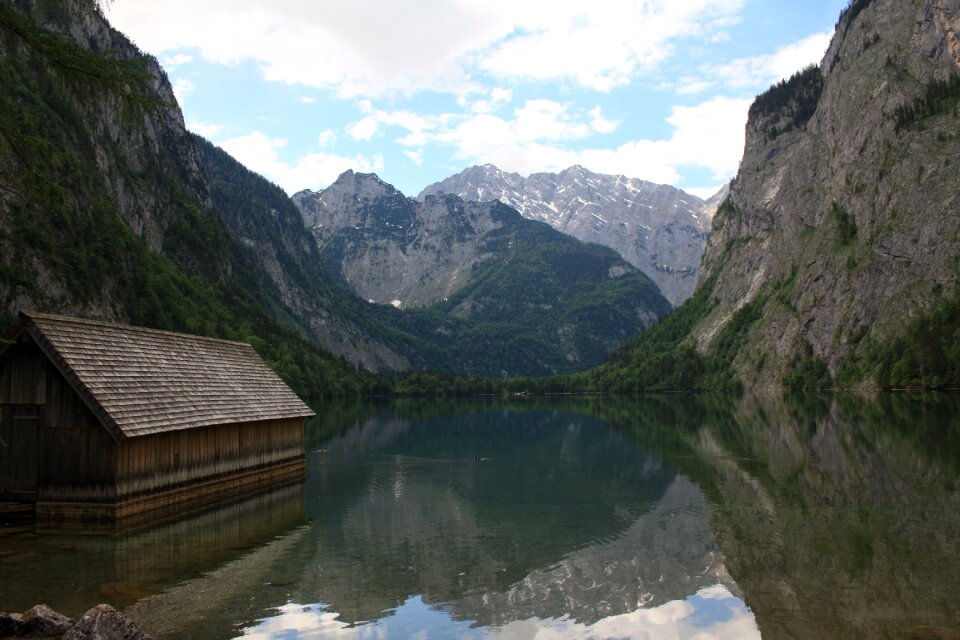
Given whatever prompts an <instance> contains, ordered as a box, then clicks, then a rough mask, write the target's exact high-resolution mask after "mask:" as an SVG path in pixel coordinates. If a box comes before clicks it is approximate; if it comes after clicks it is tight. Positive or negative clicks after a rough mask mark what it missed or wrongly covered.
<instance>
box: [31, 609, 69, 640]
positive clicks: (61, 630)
mask: <svg viewBox="0 0 960 640" xmlns="http://www.w3.org/2000/svg"><path fill="white" fill-rule="evenodd" d="M20 626H21V628H20V631H19V633H20V634H21V635H26V636H33V637H39V638H46V637H50V636H62V635H63V634H65V633H66V632H67V631H69V630H70V628H71V627H72V626H73V618H68V617H67V616H65V615H63V614H62V613H57V612H56V611H54V610H53V609H51V608H50V607H48V606H47V605H45V604H38V605H36V606H35V607H33V608H31V609H30V610H29V611H27V612H26V613H24V614H23V619H22V620H21V622H20Z"/></svg>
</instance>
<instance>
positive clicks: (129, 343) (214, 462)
mask: <svg viewBox="0 0 960 640" xmlns="http://www.w3.org/2000/svg"><path fill="white" fill-rule="evenodd" d="M20 316H21V323H20V326H19V327H18V329H17V330H16V331H15V333H14V335H13V336H12V337H11V340H12V342H11V343H9V344H7V345H6V346H2V347H0V411H2V421H0V440H2V444H0V500H5V501H29V502H34V503H35V504H36V510H37V517H38V519H41V518H48V519H54V520H56V519H68V520H69V519H75V518H76V519H88V518H96V519H114V518H121V517H124V516H128V515H133V514H140V513H143V512H145V511H148V510H151V509H157V508H162V507H170V506H177V505H183V504H184V503H189V502H192V501H197V500H204V499H208V498H210V497H211V496H214V495H217V494H231V495H234V494H238V493H243V492H250V491H256V490H258V489H259V488H266V487H269V486H275V485H277V484H281V483H283V482H289V481H291V479H294V478H297V479H299V478H302V477H303V468H304V456H303V422H304V419H305V418H307V417H310V416H312V415H314V414H313V412H312V411H311V410H310V409H309V408H308V407H307V406H306V405H305V404H304V403H303V402H302V401H301V400H300V399H299V398H298V397H297V396H296V395H295V394H294V393H293V392H292V391H291V390H290V388H289V387H287V385H286V384H284V382H283V381H282V380H281V379H280V378H279V377H278V376H277V375H276V374H275V373H274V372H273V370H271V369H270V367H269V366H267V364H266V363H265V362H264V361H263V360H262V359H261V358H260V357H259V356H258V355H257V353H256V352H255V351H254V350H253V348H252V347H251V346H250V345H248V344H246V343H241V342H229V341H226V340H216V339H212V338H202V337H198V336H192V335H186V334H180V333H172V332H168V331H157V330H153V329H145V328H141V327H133V326H124V325H116V324H108V323H104V322H96V321H91V320H82V319H78V318H68V317H62V316H54V315H47V314H40V313H32V312H31V313H21V314H20Z"/></svg>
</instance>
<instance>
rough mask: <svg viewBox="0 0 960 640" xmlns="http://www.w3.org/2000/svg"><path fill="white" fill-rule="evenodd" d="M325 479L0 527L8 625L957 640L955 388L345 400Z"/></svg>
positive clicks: (323, 460)
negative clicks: (183, 512)
mask: <svg viewBox="0 0 960 640" xmlns="http://www.w3.org/2000/svg"><path fill="white" fill-rule="evenodd" d="M318 413H320V414H321V415H320V416H319V417H318V418H316V419H314V420H312V421H311V422H310V423H309V424H308V425H307V428H306V429H307V430H306V442H307V451H306V461H307V464H306V477H305V480H304V482H303V484H295V485H292V486H288V487H285V488H282V489H277V490H274V491H271V492H269V493H265V494H262V495H258V496H255V497H251V498H247V499H245V500H241V501H237V502H233V503H231V504H226V505H220V506H218V507H216V508H208V509H206V510H205V511H203V512H200V513H193V514H190V515H189V516H187V517H183V518H181V519H179V520H168V521H166V522H162V523H154V524H152V525H150V526H148V527H141V528H139V529H137V530H134V531H130V532H127V533H124V534H111V535H77V534H76V533H63V532H60V533H58V532H53V531H51V532H38V531H36V530H35V529H34V528H33V527H32V526H30V525H29V524H24V523H22V522H20V523H17V522H14V523H12V524H7V525H6V526H5V527H3V528H0V610H3V611H24V610H26V609H27V608H29V607H30V606H32V605H34V604H37V603H40V602H43V603H46V604H49V605H50V606H52V607H53V608H55V609H58V610H60V611H62V612H64V613H67V614H68V615H71V616H77V615H79V614H81V613H82V612H83V611H85V610H86V609H87V608H88V607H90V606H92V605H93V604H96V603H98V602H109V603H111V604H113V605H114V606H116V607H117V608H119V609H122V610H124V611H125V612H126V613H127V614H128V615H129V616H131V617H132V618H134V619H137V620H139V621H141V622H142V623H143V624H144V626H145V628H146V629H147V630H148V631H150V632H152V633H153V634H154V635H155V636H157V637H158V638H213V639H217V638H235V637H243V638H251V639H268V638H269V639H280V638H283V639H289V638H327V637H335V638H363V639H367V638H370V639H373V638H417V639H427V638H510V639H513V638H516V639H519V638H658V639H659V638H666V639H681V638H690V639H698V640H704V639H708V638H717V639H721V638H723V639H727V638H729V639H733V638H736V639H740V638H761V637H762V638H765V639H768V640H769V639H777V638H804V639H808V638H831V639H833V638H851V639H853V638H868V637H869V638H960V595H958V594H960V402H958V398H957V397H956V396H952V395H946V394H927V395H890V394H886V395H881V396H878V397H877V398H874V399H872V400H866V399H863V398H858V397H854V396H851V395H839V396H815V395H791V396H784V397H768V398H760V397H753V396H749V395H748V396H744V397H731V396H719V395H700V396H685V395H684V396H649V397H644V398H640V399H631V400H619V399H604V398H568V399H557V400H551V399H538V398H522V399H512V400H501V399H497V400H493V399H489V400H472V401H452V400H451V401H445V400H429V401H407V400H404V401H396V402H393V403H383V404H370V403H346V402H338V403H329V404H327V405H324V406H323V407H321V408H320V410H319V411H318Z"/></svg>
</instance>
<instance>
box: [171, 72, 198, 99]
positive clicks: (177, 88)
mask: <svg viewBox="0 0 960 640" xmlns="http://www.w3.org/2000/svg"><path fill="white" fill-rule="evenodd" d="M196 88H197V87H196V85H194V84H193V81H192V80H188V79H186V78H178V79H177V80H174V82H173V95H175V96H176V97H177V102H179V103H181V104H183V99H184V98H186V97H187V96H188V95H190V94H191V93H193V91H194V90H195V89H196Z"/></svg>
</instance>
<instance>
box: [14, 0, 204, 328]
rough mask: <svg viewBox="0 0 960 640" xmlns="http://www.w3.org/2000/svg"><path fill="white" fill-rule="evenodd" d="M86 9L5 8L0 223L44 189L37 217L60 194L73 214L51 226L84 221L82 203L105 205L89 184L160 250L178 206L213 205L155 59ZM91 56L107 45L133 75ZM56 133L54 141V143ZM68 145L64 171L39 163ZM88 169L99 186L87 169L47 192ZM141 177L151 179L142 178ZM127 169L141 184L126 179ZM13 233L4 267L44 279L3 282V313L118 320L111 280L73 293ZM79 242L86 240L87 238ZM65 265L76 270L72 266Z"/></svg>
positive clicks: (59, 273) (24, 4) (77, 4)
mask: <svg viewBox="0 0 960 640" xmlns="http://www.w3.org/2000/svg"><path fill="white" fill-rule="evenodd" d="M88 5H92V3H87V2H82V1H81V0H74V1H71V2H65V3H60V4H57V5H45V4H43V3H35V2H30V1H20V2H15V3H12V4H11V5H10V6H7V7H4V8H3V22H4V29H3V30H2V31H0V61H2V62H3V64H4V84H5V85H6V87H7V92H8V93H7V94H6V96H5V100H8V101H9V102H6V103H5V105H4V110H5V111H6V114H5V117H4V121H3V123H2V124H0V130H2V132H3V134H4V135H3V138H2V140H0V155H2V156H3V158H2V160H0V180H2V182H3V185H4V187H5V189H3V190H0V206H2V211H0V216H2V217H0V224H2V226H3V227H4V228H6V229H10V228H11V227H16V226H17V223H16V221H15V220H14V219H15V217H16V216H17V214H18V213H22V214H24V215H29V214H26V211H25V209H26V208H25V207H23V206H22V205H23V200H24V195H23V194H24V191H25V192H26V193H28V194H29V196H28V197H33V196H34V194H36V193H37V192H38V191H39V192H41V194H40V197H45V198H46V199H47V200H46V202H45V203H44V204H45V205H47V206H45V207H44V208H45V209H47V210H46V211H45V212H44V215H47V216H50V217H55V216H57V215H58V213H59V212H58V211H55V210H54V211H51V210H50V209H51V207H49V204H50V203H51V201H52V200H54V199H56V200H57V201H58V202H56V204H58V205H61V206H62V207H63V209H64V210H65V211H66V210H73V212H74V215H75V216H76V218H75V219H74V220H72V221H70V222H69V223H68V221H67V220H57V221H56V222H55V223H54V224H52V225H51V226H52V227H58V226H59V227H61V228H62V227H64V226H66V225H67V224H73V225H76V226H80V224H81V223H88V222H91V218H95V217H96V213H95V212H94V213H88V211H89V210H93V209H96V208H97V207H102V206H103V203H102V202H96V201H95V200H96V196H93V195H92V194H91V191H94V190H96V191H99V192H100V193H101V194H102V195H103V196H104V198H105V199H108V200H109V201H110V205H111V206H112V207H115V209H116V212H117V214H118V215H119V216H120V218H121V219H122V220H123V222H124V223H125V224H126V226H127V227H128V228H129V229H130V230H131V231H132V232H133V234H134V235H136V236H137V237H139V238H142V239H143V241H144V242H145V244H146V246H147V247H148V248H149V249H150V250H152V251H159V250H161V249H162V248H163V246H164V244H165V242H166V241H167V239H168V235H169V234H168V230H169V226H170V223H171V221H172V219H173V218H174V216H175V213H176V212H177V211H178V210H179V209H181V208H182V206H183V204H184V202H189V203H191V204H193V205H195V206H198V207H203V206H205V205H207V204H209V194H208V192H207V189H206V185H205V182H204V179H203V174H202V171H201V170H200V168H199V161H198V158H197V154H196V152H195V150H194V149H193V145H192V143H191V140H190V138H189V135H188V133H187V131H186V129H185V127H184V122H183V116H182V114H181V113H180V110H179V108H178V107H177V103H176V99H175V97H174V95H173V91H172V89H171V87H170V84H169V83H168V82H167V79H166V75H165V74H164V72H163V71H162V69H161V68H160V66H159V65H158V64H157V62H156V60H154V59H153V58H152V57H149V56H145V55H144V54H143V53H142V52H140V51H139V50H138V49H137V48H136V47H135V46H134V45H133V44H131V43H130V42H129V41H128V40H127V39H126V38H125V37H123V35H122V34H120V33H119V32H117V31H115V30H114V29H112V28H111V27H110V26H109V24H107V22H106V21H105V20H104V19H103V16H102V15H100V13H99V12H98V11H97V10H95V9H93V8H91V7H89V6H88ZM39 29H43V30H47V31H49V32H52V33H54V34H58V35H59V37H60V38H62V42H55V44H54V45H53V46H49V47H45V46H44V39H43V38H44V36H43V35H42V34H41V33H39ZM71 46H72V47H75V49H72V48H69V47H71ZM91 51H92V52H103V51H109V52H111V54H110V56H111V57H112V58H113V59H117V60H122V61H125V62H126V63H127V64H129V65H130V66H129V67H127V68H128V69H130V70H131V71H133V70H135V71H133V73H131V74H130V75H129V77H126V78H125V77H123V76H122V75H121V74H116V73H115V70H114V69H112V68H107V69H106V70H105V71H104V70H103V69H101V68H97V67H95V66H94V64H95V63H94V62H92V61H91V60H90V59H88V58H85V57H83V55H82V54H84V52H91ZM78 54H80V56H79V57H78ZM61 57H62V58H64V59H67V58H69V59H70V64H62V65H59V66H58V62H57V61H58V60H59V58H61ZM31 65H32V66H31ZM62 68H67V69H71V68H72V69H73V70H74V75H73V76H72V77H71V76H70V75H69V73H68V74H66V75H67V77H66V79H64V78H63V77H62V76H58V74H57V70H59V69H62ZM51 69H52V70H51ZM137 85H139V86H137ZM65 89H66V90H65ZM138 94H139V95H142V96H144V97H146V98H147V100H148V101H149V103H150V104H149V107H147V108H145V107H144V106H143V105H142V104H138V103H137V102H136V100H135V99H130V96H136V95H138ZM34 96H43V98H42V99H41V100H37V99H36V98H35V97H34ZM45 101H46V102H45ZM24 105H29V106H27V107H26V108H24ZM31 117H32V118H36V119H37V120H40V121H43V122H44V124H43V126H42V127H36V128H35V125H34V122H35V121H30V118H31ZM57 137H60V138H61V139H60V140H56V141H53V140H51V139H55V138H57ZM43 138H46V139H47V140H43ZM64 138H66V140H64ZM38 140H41V142H39V143H38ZM49 142H53V144H54V148H53V149H51V150H49V151H44V148H43V146H42V145H43V144H44V143H49ZM72 145H75V146H76V147H78V149H77V155H78V156H80V158H79V159H78V160H74V161H72V163H71V164H68V165H66V166H59V167H57V166H56V165H55V164H54V166H53V167H49V173H47V170H48V167H47V166H44V165H45V164H46V163H47V162H50V156H53V155H55V154H58V153H63V152H66V153H70V152H71V150H72V149H71V146H72ZM65 146H66V148H64V147H65ZM84 164H87V167H84V166H83V165H84ZM87 168H93V169H95V170H96V171H97V173H98V174H99V178H100V179H99V181H97V183H96V185H95V186H92V185H91V184H90V183H91V182H93V180H92V179H90V177H89V176H88V177H87V178H86V180H87V184H83V185H82V187H80V188H74V189H72V190H68V191H66V192H61V194H60V195H51V193H53V194H55V191H53V190H56V189H57V188H58V187H62V186H63V185H64V184H65V183H66V182H67V180H69V179H70V177H69V172H71V171H72V172H74V174H76V173H78V172H79V171H83V170H85V169H87ZM54 172H58V173H59V175H58V176H57V177H58V178H61V181H60V182H59V183H52V181H51V180H50V176H51V174H54ZM31 173H32V174H33V175H32V176H31V175H30V174H31ZM144 175H149V176H150V177H149V178H148V179H146V180H144V179H143V176H144ZM38 176H43V177H38ZM134 176H137V177H138V178H140V179H131V178H132V177H134ZM31 180H35V181H36V182H37V183H39V184H37V183H32V182H31ZM55 184H56V186H54V185H55ZM22 190H23V191H22ZM71 191H72V192H71ZM98 195H99V194H98ZM70 231H71V230H67V233H69V232H70ZM15 236H16V234H14V237H10V236H9V235H3V236H0V246H2V247H3V249H4V250H3V251H2V252H0V253H2V256H3V257H2V258H0V265H2V267H4V268H5V269H6V270H10V271H23V272H29V273H31V274H32V276H33V278H32V279H33V280H34V281H35V282H36V283H38V284H39V285H40V286H38V287H27V286H24V285H25V283H23V282H22V280H24V278H12V279H4V280H5V281H4V282H2V283H0V297H2V299H3V301H4V303H5V304H4V306H5V307H6V309H7V310H8V311H12V310H16V309H19V308H27V307H32V308H36V307H47V308H57V309H60V310H64V311H70V312H77V313H83V314H90V315H96V316H100V317H106V318H111V319H123V318H125V316H126V313H125V311H124V310H123V309H122V305H120V304H118V301H117V300H116V288H117V284H116V283H115V282H113V281H112V280H113V279H112V278H110V277H107V278H106V281H105V282H104V283H103V286H102V288H101V289H100V290H99V291H97V292H90V295H88V296H85V298H86V299H84V300H78V299H77V298H78V296H77V295H76V291H75V288H76V287H75V283H72V282H69V281H67V282H65V281H64V280H65V278H64V274H63V269H62V268H58V267H57V266H55V265H51V263H50V261H49V260H48V256H47V255H44V254H43V253H40V252H36V251H34V249H35V248H36V247H31V246H29V245H28V244H27V243H23V242H18V241H17V240H18V238H16V237H15ZM40 240H42V238H41V239H40ZM56 240H57V239H54V241H56ZM86 240H87V241H88V242H91V239H90V238H87V239H86ZM58 244H62V243H58ZM84 266H85V265H84ZM68 268H72V269H74V270H77V268H78V265H70V267H68ZM80 268H81V269H82V267H80ZM11 280H13V281H14V284H11Z"/></svg>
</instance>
